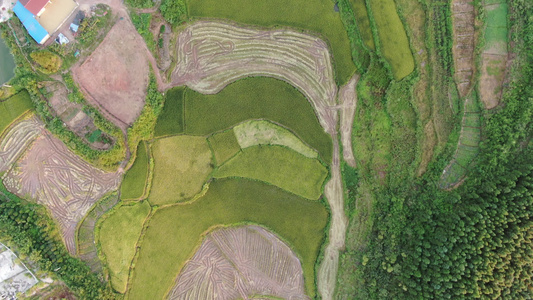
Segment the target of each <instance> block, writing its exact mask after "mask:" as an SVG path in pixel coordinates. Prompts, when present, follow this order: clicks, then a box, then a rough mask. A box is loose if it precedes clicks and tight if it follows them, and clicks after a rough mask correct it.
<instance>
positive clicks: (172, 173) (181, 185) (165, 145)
mask: <svg viewBox="0 0 533 300" xmlns="http://www.w3.org/2000/svg"><path fill="white" fill-rule="evenodd" d="M152 152H153V157H154V161H155V168H154V178H153V183H152V188H151V190H150V196H149V199H150V203H152V204H154V205H164V204H171V203H176V202H179V201H183V200H185V199H189V198H192V197H193V196H194V195H196V194H198V193H199V192H200V191H201V190H202V186H203V185H204V183H205V181H206V180H207V178H208V176H209V173H211V170H212V169H213V165H212V162H211V158H212V153H211V150H210V149H209V145H208V144H207V140H206V139H205V138H204V137H197V136H173V137H168V138H163V139H160V140H157V141H156V142H155V143H154V144H153V146H152Z"/></svg>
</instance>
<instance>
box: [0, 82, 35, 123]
mask: <svg viewBox="0 0 533 300" xmlns="http://www.w3.org/2000/svg"><path fill="white" fill-rule="evenodd" d="M32 108H33V103H32V101H31V98H30V94H29V93H28V92H27V91H26V90H22V91H21V92H19V93H17V94H15V95H13V96H11V97H9V98H8V99H6V100H3V101H0V133H2V132H4V131H5V130H6V128H8V127H9V126H10V125H11V124H12V123H13V122H15V121H16V120H17V119H19V118H20V116H21V115H23V114H24V113H25V112H27V111H28V110H31V109H32Z"/></svg>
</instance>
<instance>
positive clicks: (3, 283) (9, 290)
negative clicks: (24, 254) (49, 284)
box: [0, 244, 39, 300]
mask: <svg viewBox="0 0 533 300" xmlns="http://www.w3.org/2000/svg"><path fill="white" fill-rule="evenodd" d="M38 282H39V280H38V279H37V278H36V277H35V275H33V273H32V272H31V271H30V270H28V268H26V266H25V265H24V264H22V263H20V260H19V258H18V257H17V256H16V255H15V254H14V253H13V252H12V251H11V250H10V249H8V248H6V247H4V245H3V244H2V245H1V246H0V297H1V298H2V299H6V300H12V299H18V298H20V297H22V296H25V295H24V292H26V291H27V290H29V289H30V288H31V287H32V286H34V285H35V284H37V283H38Z"/></svg>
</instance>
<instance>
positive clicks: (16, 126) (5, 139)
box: [0, 114, 44, 173]
mask: <svg viewBox="0 0 533 300" xmlns="http://www.w3.org/2000/svg"><path fill="white" fill-rule="evenodd" d="M43 129H44V124H42V122H41V121H40V120H39V119H38V118H37V117H36V116H34V115H33V114H31V115H25V116H23V117H22V120H21V121H18V122H15V123H13V124H12V125H11V126H10V128H8V129H6V130H5V131H4V134H3V135H2V136H1V138H2V141H1V142H0V173H1V172H5V171H7V170H8V169H9V168H10V167H11V165H12V164H13V163H14V162H15V161H17V159H18V158H19V157H20V156H21V155H22V153H23V152H24V151H25V150H26V149H27V148H28V146H29V145H30V144H31V143H32V142H33V141H34V140H35V139H36V138H37V136H38V135H39V134H40V133H41V132H42V130H43Z"/></svg>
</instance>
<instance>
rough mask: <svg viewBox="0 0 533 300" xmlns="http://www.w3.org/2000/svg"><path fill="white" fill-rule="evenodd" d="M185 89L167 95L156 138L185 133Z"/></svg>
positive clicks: (179, 88)
mask: <svg viewBox="0 0 533 300" xmlns="http://www.w3.org/2000/svg"><path fill="white" fill-rule="evenodd" d="M184 92H185V88H184V87H176V88H173V89H170V90H168V92H167V93H166V94H165V106H164V107H163V111H162V112H161V114H160V115H159V118H158V119H157V124H156V125H155V130H154V136H155V137H161V136H167V135H175V134H181V133H183V129H184V126H185V125H184V121H183V113H184V112H183V94H184Z"/></svg>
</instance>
